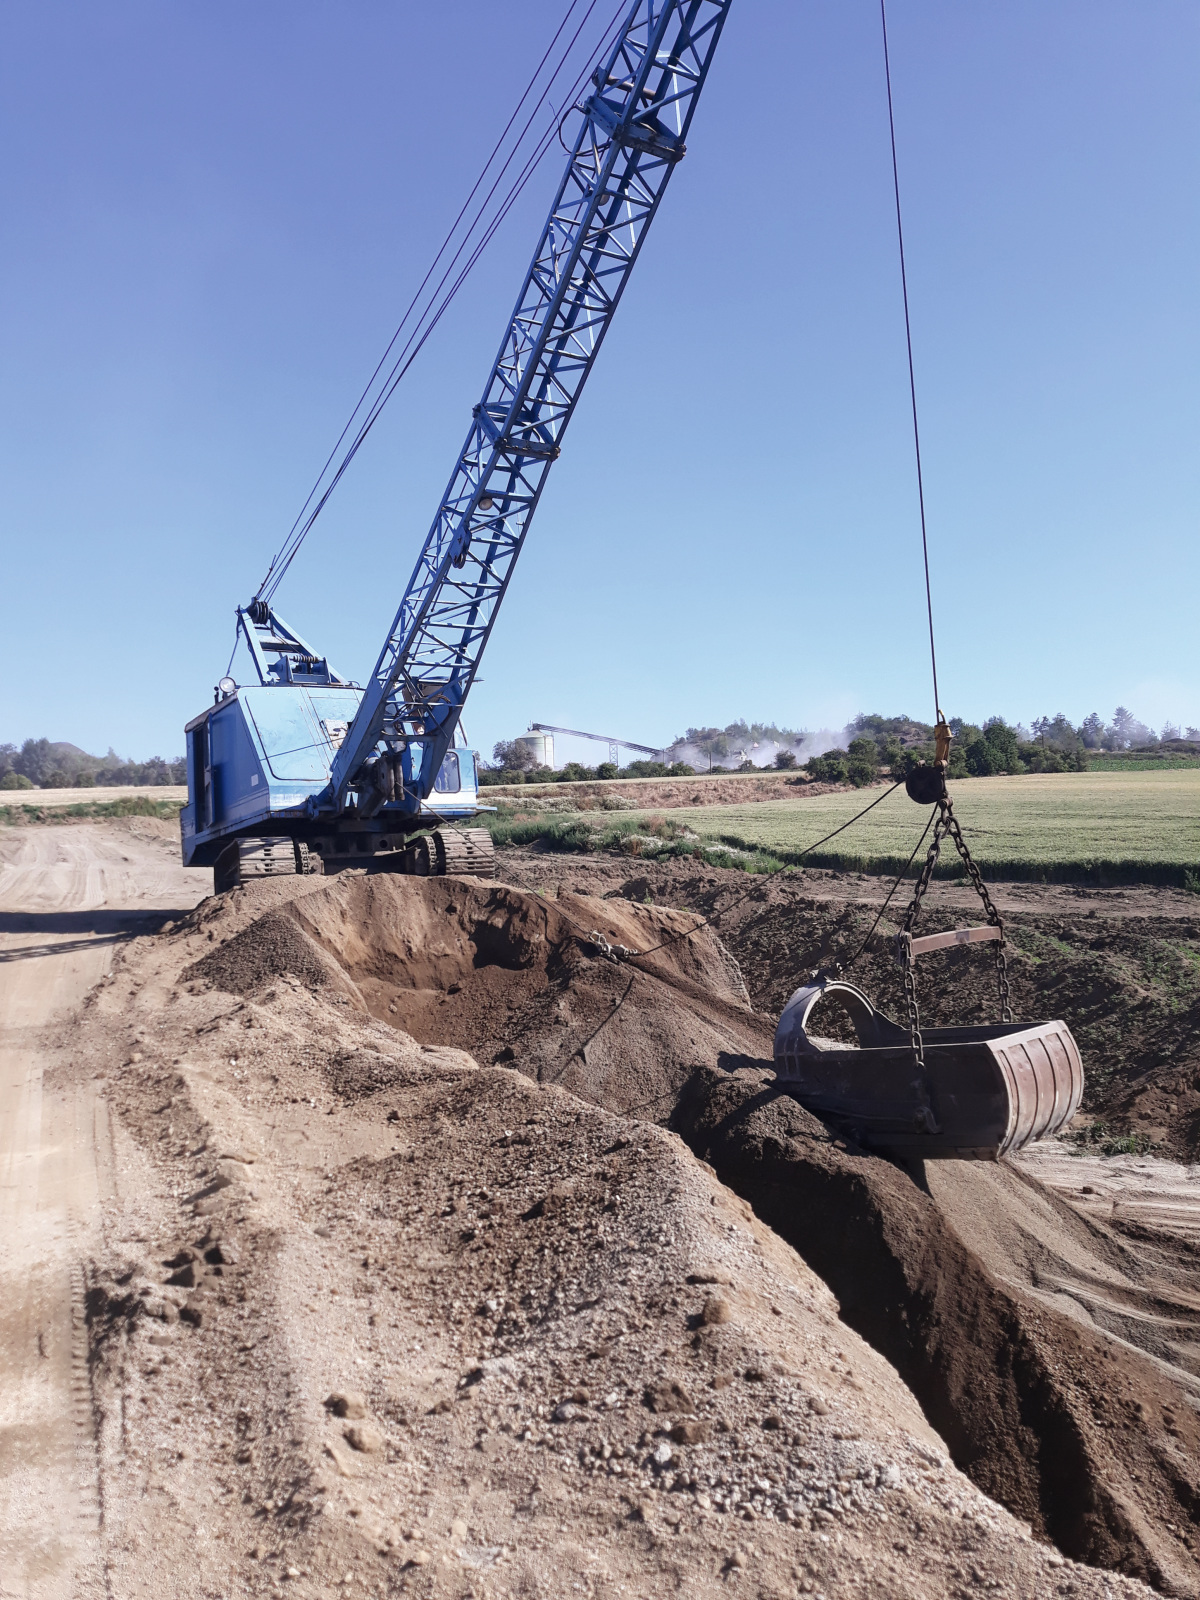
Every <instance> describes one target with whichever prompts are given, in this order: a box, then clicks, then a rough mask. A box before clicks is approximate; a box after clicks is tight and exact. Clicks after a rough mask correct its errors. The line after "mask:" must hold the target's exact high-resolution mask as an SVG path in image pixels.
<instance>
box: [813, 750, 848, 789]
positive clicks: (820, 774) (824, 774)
mask: <svg viewBox="0 0 1200 1600" xmlns="http://www.w3.org/2000/svg"><path fill="white" fill-rule="evenodd" d="M846 762H847V757H846V752H845V751H844V750H826V752H825V754H824V755H823V756H811V757H810V758H809V759H808V760H807V761H806V762H805V763H804V769H805V771H806V772H807V773H809V775H810V776H811V777H814V778H816V779H817V781H818V782H819V783H845V781H846Z"/></svg>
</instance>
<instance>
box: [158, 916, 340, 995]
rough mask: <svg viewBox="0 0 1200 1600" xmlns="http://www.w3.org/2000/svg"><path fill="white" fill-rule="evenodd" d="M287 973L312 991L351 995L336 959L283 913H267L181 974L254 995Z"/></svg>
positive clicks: (185, 977) (192, 979)
mask: <svg viewBox="0 0 1200 1600" xmlns="http://www.w3.org/2000/svg"><path fill="white" fill-rule="evenodd" d="M288 973H290V974H291V975H292V977H294V978H298V979H299V981H300V982H301V983H303V984H304V985H305V986H306V987H307V988H310V989H321V988H333V989H336V990H337V991H338V992H339V993H346V992H347V991H348V990H349V988H350V985H349V984H348V983H347V981H346V977H345V974H344V973H343V972H342V969H341V968H340V967H339V966H338V964H337V962H336V961H334V960H332V959H331V958H330V957H329V956H328V955H327V954H326V953H325V951H324V950H322V949H321V948H320V946H319V945H317V944H315V943H314V942H313V940H312V939H310V938H309V937H308V936H307V934H305V933H304V932H303V930H302V929H301V928H300V927H299V925H298V924H297V922H296V919H295V917H294V916H289V915H287V914H286V913H284V912H281V911H268V912H267V914H266V915H265V916H263V917H259V918H258V920H257V921H256V922H254V923H253V924H252V925H251V926H250V927H249V928H244V929H243V930H242V932H241V933H238V934H235V935H234V936H233V938H232V939H228V940H226V941H225V943H224V944H219V945H218V946H217V947H216V949H215V950H211V951H209V953H208V955H206V956H202V957H201V958H200V960H199V961H194V962H193V963H192V965H191V966H190V967H187V968H185V969H184V971H183V973H182V974H181V976H182V978H183V981H184V982H185V983H189V982H197V981H199V982H202V983H211V984H212V985H213V987H214V988H217V989H224V990H225V991H226V993H227V994H251V993H252V992H253V991H254V990H256V989H260V988H262V987H263V985H264V984H267V983H270V982H271V980H272V979H274V978H281V977H283V976H284V975H285V974H288ZM360 1003H361V1001H360Z"/></svg>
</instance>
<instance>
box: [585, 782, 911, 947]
mask: <svg viewBox="0 0 1200 1600" xmlns="http://www.w3.org/2000/svg"><path fill="white" fill-rule="evenodd" d="M903 782H904V779H903V778H899V779H897V780H896V782H895V783H893V784H892V786H891V787H890V788H889V789H885V790H884V791H883V793H882V794H881V795H879V796H877V797H876V798H875V799H874V800H872V801H871V804H870V805H869V806H864V807H863V808H862V810H861V811H859V812H858V813H857V814H856V815H855V816H853V817H851V818H850V820H849V821H848V822H843V823H842V825H841V827H838V828H835V829H834V830H833V832H832V833H827V834H826V835H825V837H824V838H823V839H818V840H817V841H816V843H815V844H810V845H807V846H806V847H805V848H804V849H803V850H801V852H800V855H801V858H803V857H804V856H808V855H811V854H812V853H813V851H814V850H819V849H820V848H821V846H822V845H823V844H828V843H829V841H830V839H836V838H837V836H838V834H839V833H845V831H846V829H847V828H852V827H853V826H854V824H855V823H856V822H859V821H861V819H862V818H863V817H865V816H866V814H867V812H868V811H874V809H875V807H876V806H877V805H881V804H882V803H883V801H885V800H886V799H887V797H888V795H890V794H895V792H896V790H897V789H898V788H899V787H900V785H901V784H902V783H903ZM798 870H799V869H798V868H797V867H785V868H784V869H783V871H782V872H781V873H780V877H787V876H789V874H791V873H793V872H796V871H798ZM906 870H907V869H906ZM757 888H758V885H757V884H751V886H750V888H749V889H747V890H746V892H745V894H740V895H738V897H737V899H736V900H731V901H730V902H729V904H728V905H726V906H722V907H721V908H720V910H719V911H713V912H710V913H709V915H708V916H706V917H701V919H700V921H699V922H697V923H696V924H695V926H694V927H691V928H684V929H683V930H682V931H681V932H680V933H673V934H671V935H670V937H669V938H666V939H663V940H662V941H661V942H660V943H658V944H652V945H651V946H650V948H649V949H648V950H635V951H633V952H632V956H631V957H629V958H627V959H633V958H637V957H641V956H651V955H653V954H654V953H655V951H656V950H665V949H666V948H667V946H668V945H671V944H676V943H678V941H679V940H680V939H690V938H691V936H692V935H693V934H694V933H699V932H700V930H701V928H707V927H708V926H709V925H710V924H711V923H713V922H715V921H716V919H717V918H718V917H723V916H724V915H725V914H726V912H728V911H732V910H733V909H734V907H735V906H740V905H741V904H742V902H743V901H744V900H748V899H749V898H750V896H751V895H752V894H753V893H754V891H755V889H757ZM555 909H556V910H557V911H558V913H559V915H560V916H562V917H565V918H566V920H567V921H568V922H570V923H572V924H573V925H574V926H575V927H576V928H579V929H582V928H583V923H582V922H580V921H579V919H578V918H577V917H573V916H572V915H571V913H570V912H569V911H566V910H564V909H563V908H562V907H561V906H559V905H558V903H557V901H556V902H555ZM594 931H595V930H594V929H591V930H588V933H587V935H586V937H587V938H588V940H589V942H590V936H591V933H592V932H594Z"/></svg>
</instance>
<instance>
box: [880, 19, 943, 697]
mask: <svg viewBox="0 0 1200 1600" xmlns="http://www.w3.org/2000/svg"><path fill="white" fill-rule="evenodd" d="M879 20H880V22H881V24H882V26H883V72H884V77H885V78H886V79H887V103H888V131H889V132H890V134H891V139H892V187H893V189H894V191H895V195H896V239H897V241H898V243H899V246H900V288H901V291H902V293H903V297H904V336H905V339H906V340H907V343H908V391H909V395H910V396H911V398H912V424H913V450H914V451H915V453H916V458H917V499H918V502H919V503H920V507H921V551H922V554H923V555H924V558H925V608H926V611H927V613H928V616H929V663H930V666H931V667H932V669H933V708H934V712H935V713H936V717H935V720H936V721H938V722H942V721H944V720H945V719H944V718H943V716H942V703H941V698H940V697H939V695H938V677H937V649H936V646H935V645H934V642H933V589H932V586H931V585H930V582H929V538H928V535H927V533H926V530H925V481H924V478H923V476H922V473H921V430H920V428H919V426H918V425H917V377H916V369H915V368H914V366H913V345H912V321H911V319H910V317H909V312H908V274H907V272H906V270H905V264H904V223H903V221H902V220H901V216H900V165H899V162H898V161H897V159H896V118H895V113H894V111H893V109H892V64H891V58H890V56H889V54H888V33H887V0H879Z"/></svg>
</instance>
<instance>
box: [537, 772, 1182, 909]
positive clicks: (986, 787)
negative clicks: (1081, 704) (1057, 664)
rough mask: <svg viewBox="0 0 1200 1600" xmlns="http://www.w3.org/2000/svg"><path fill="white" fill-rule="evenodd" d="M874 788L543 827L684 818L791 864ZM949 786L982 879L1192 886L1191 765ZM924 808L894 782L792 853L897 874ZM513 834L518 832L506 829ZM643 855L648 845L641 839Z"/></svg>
mask: <svg viewBox="0 0 1200 1600" xmlns="http://www.w3.org/2000/svg"><path fill="white" fill-rule="evenodd" d="M878 792H879V791H875V790H870V789H866V790H864V789H859V790H855V791H852V792H837V793H832V794H823V795H814V796H812V797H811V798H807V799H806V798H798V799H794V800H778V801H776V800H767V801H761V802H759V803H758V804H754V805H734V806H703V807H701V806H688V807H683V808H680V809H678V810H659V811H655V812H649V811H637V812H625V813H623V814H622V815H621V818H620V822H619V823H614V822H613V821H612V820H611V818H610V819H606V821H604V822H602V821H601V820H600V819H599V818H597V817H596V816H595V814H594V813H592V814H590V815H587V814H579V815H577V816H576V817H559V818H556V819H555V821H554V823H553V824H550V823H547V824H546V825H544V826H545V830H546V832H547V833H558V834H560V835H561V836H562V842H563V844H564V845H568V844H569V838H570V836H572V835H573V837H574V838H575V840H577V841H580V840H581V839H582V838H583V837H584V834H583V830H584V829H587V828H589V827H590V828H592V829H596V830H600V829H604V830H606V832H607V833H608V834H609V835H610V836H611V842H612V843H613V844H615V845H617V846H618V847H620V842H621V835H622V834H625V835H630V834H631V835H632V838H630V841H629V848H630V850H631V853H637V844H636V841H637V839H638V838H639V837H640V836H641V835H642V834H643V833H645V834H647V835H648V836H652V835H653V834H654V833H655V832H658V831H662V830H661V829H660V828H659V827H657V826H656V824H657V823H660V822H661V823H663V824H666V825H667V827H666V830H665V831H667V832H668V833H669V832H673V831H676V829H677V828H678V826H679V825H683V826H685V827H686V828H687V829H688V830H689V831H690V832H691V833H692V834H694V835H698V836H699V839H700V840H701V841H702V842H703V843H704V844H705V845H710V846H718V845H721V844H724V845H729V846H733V847H734V848H735V849H737V850H742V851H749V852H751V854H752V855H756V854H760V853H761V854H763V855H769V856H772V857H774V858H775V859H776V860H777V861H779V862H783V863H788V864H793V863H797V862H799V861H800V859H801V852H803V851H804V850H805V848H806V847H807V846H809V845H811V844H813V843H815V842H816V841H817V840H818V839H820V838H821V837H822V835H824V834H827V833H830V832H831V831H832V830H833V829H834V828H836V827H837V826H838V825H839V824H840V823H842V822H846V821H848V820H849V818H851V817H853V816H854V815H855V813H856V812H858V811H861V810H862V808H863V807H864V806H865V805H866V804H867V803H868V802H869V801H870V800H871V799H873V798H875V797H876V794H877V793H878ZM950 796H951V799H952V801H953V804H954V811H955V815H956V816H957V817H958V819H959V821H960V822H961V824H962V827H963V831H964V833H965V834H966V836H967V842H968V844H969V845H970V847H971V851H972V854H973V855H975V856H976V857H977V859H978V860H979V862H980V864H981V865H982V866H984V867H985V868H986V869H987V870H988V871H989V873H990V874H991V875H992V876H993V877H998V876H1008V877H1014V878H1033V879H1041V878H1045V879H1051V880H1054V879H1057V880H1062V881H1088V880H1093V881H1124V882H1139V881H1140V882H1157V883H1176V884H1181V885H1186V886H1187V887H1189V888H1193V887H1194V888H1200V771H1198V770H1195V769H1184V770H1178V769H1170V770H1166V771H1163V770H1158V771H1154V772H1107V773H1094V772H1080V773H1055V774H1046V775H1039V776H1032V775H1031V776H1026V777H1020V778H966V779H962V780H961V781H959V782H955V783H952V784H951V785H950ZM927 817H928V811H926V810H925V809H924V808H920V807H917V806H915V805H914V804H913V803H912V801H911V800H909V799H908V797H907V796H906V795H905V793H904V790H903V789H898V790H896V792H895V793H894V794H891V795H889V796H888V797H887V798H886V799H884V800H883V801H882V803H881V804H880V805H878V806H877V807H876V808H875V810H873V811H872V812H870V813H869V814H868V815H867V816H865V817H864V818H863V819H862V820H861V821H860V822H858V823H856V824H855V825H854V826H853V827H852V828H849V829H847V831H846V832H845V833H844V834H840V835H839V836H838V837H837V838H836V839H832V840H830V841H829V843H828V844H826V845H824V846H822V847H821V849H820V850H818V851H815V852H814V853H813V854H811V855H808V856H804V857H803V859H804V861H805V862H807V864H809V865H811V866H824V867H835V868H839V869H841V870H845V871H865V872H898V871H899V870H900V867H901V866H902V865H903V864H904V862H905V861H906V860H907V859H908V856H909V854H910V853H911V851H912V849H913V846H914V845H915V844H916V842H917V840H918V838H919V837H920V834H921V831H922V829H923V828H924V826H925V822H926V820H927ZM672 824H674V825H675V827H674V828H673V827H671V825H672ZM534 826H536V825H532V824H526V825H525V827H526V828H532V827H534ZM520 827H521V825H520V824H517V829H520ZM513 837H514V838H515V837H518V833H517V830H514V832H513ZM547 842H551V841H550V840H549V839H548V840H547ZM642 853H644V854H646V855H651V854H653V853H655V852H654V849H653V847H652V846H651V845H650V842H649V837H648V838H647V845H646V847H645V848H644V850H643V851H642ZM942 860H943V863H944V866H945V868H946V869H947V870H949V871H957V870H958V869H957V867H956V865H955V863H956V861H957V857H956V856H955V854H954V851H953V847H947V849H946V850H944V851H943V857H942Z"/></svg>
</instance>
